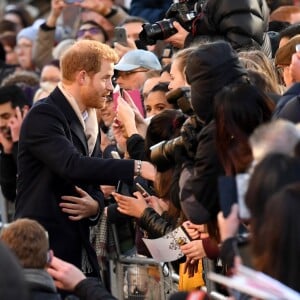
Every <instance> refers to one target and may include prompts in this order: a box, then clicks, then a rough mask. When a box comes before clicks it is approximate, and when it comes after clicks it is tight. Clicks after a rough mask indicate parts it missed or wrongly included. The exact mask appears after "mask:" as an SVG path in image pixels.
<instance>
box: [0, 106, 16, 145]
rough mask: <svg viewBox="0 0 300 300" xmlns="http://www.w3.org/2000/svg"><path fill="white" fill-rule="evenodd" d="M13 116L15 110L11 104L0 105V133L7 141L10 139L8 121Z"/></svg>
mask: <svg viewBox="0 0 300 300" xmlns="http://www.w3.org/2000/svg"><path fill="white" fill-rule="evenodd" d="M15 114H16V112H15V108H13V107H12V104H11V102H6V103H3V104H0V131H1V133H3V134H4V136H5V137H6V138H7V139H10V138H11V136H10V130H9V127H8V121H9V119H10V118H11V117H13V116H15Z"/></svg>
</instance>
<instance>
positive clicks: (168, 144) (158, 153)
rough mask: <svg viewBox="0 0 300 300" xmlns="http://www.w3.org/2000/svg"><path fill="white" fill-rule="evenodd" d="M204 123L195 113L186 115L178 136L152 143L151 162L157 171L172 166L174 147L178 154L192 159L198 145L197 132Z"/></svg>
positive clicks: (174, 162) (174, 158) (173, 162)
mask: <svg viewBox="0 0 300 300" xmlns="http://www.w3.org/2000/svg"><path fill="white" fill-rule="evenodd" d="M203 126H204V124H203V123H202V122H201V121H200V120H199V119H198V117H197V116H196V115H192V116H190V117H188V118H187V119H186V120H185V122H184V123H183V125H182V127H181V134H180V136H178V137H176V138H174V139H172V140H169V141H162V142H160V143H158V144H155V145H153V146H152V147H151V148H150V150H151V154H150V158H151V162H152V163H153V164H155V165H156V166H157V170H158V171H159V172H164V171H166V170H168V169H170V168H171V167H173V166H174V165H175V164H176V163H178V161H176V149H178V150H179V153H178V154H179V155H181V154H182V157H180V160H182V159H183V156H185V157H188V158H189V159H193V158H194V156H195V153H196V150H197V145H198V138H197V137H198V133H199V132H200V131H201V130H202V128H203Z"/></svg>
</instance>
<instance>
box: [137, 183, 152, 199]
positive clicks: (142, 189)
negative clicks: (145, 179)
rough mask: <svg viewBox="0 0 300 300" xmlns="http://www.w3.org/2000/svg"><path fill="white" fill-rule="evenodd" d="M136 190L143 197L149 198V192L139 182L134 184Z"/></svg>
mask: <svg viewBox="0 0 300 300" xmlns="http://www.w3.org/2000/svg"><path fill="white" fill-rule="evenodd" d="M135 186H136V189H137V190H138V191H139V192H140V193H141V194H142V195H143V197H150V196H151V192H150V191H149V190H147V188H146V187H144V186H142V185H141V184H140V183H139V182H137V183H136V184H135Z"/></svg>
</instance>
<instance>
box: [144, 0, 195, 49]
mask: <svg viewBox="0 0 300 300" xmlns="http://www.w3.org/2000/svg"><path fill="white" fill-rule="evenodd" d="M196 16H197V12H196V10H195V0H194V1H193V0H181V1H179V2H178V3H173V4H172V5H171V6H170V8H169V9H168V11H167V13H166V18H167V19H164V20H161V21H157V22H156V23H154V24H150V23H145V24H143V30H142V31H141V32H140V34H139V38H140V40H141V42H142V43H143V44H145V45H154V44H155V43H156V41H157V40H165V39H167V38H168V37H170V36H172V35H173V34H175V33H176V32H177V30H176V29H175V28H174V25H173V22H174V21H177V22H179V23H180V25H181V26H182V27H183V28H184V29H186V30H187V31H191V29H192V25H193V20H194V19H195V17H196Z"/></svg>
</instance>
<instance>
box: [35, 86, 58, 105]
mask: <svg viewBox="0 0 300 300" xmlns="http://www.w3.org/2000/svg"><path fill="white" fill-rule="evenodd" d="M56 86H57V84H56V83H54V82H50V81H44V82H41V83H40V87H39V89H38V90H37V91H36V92H35V94H34V96H33V100H32V101H33V103H35V102H37V101H38V100H41V99H43V98H44V97H47V96H48V95H50V93H51V92H52V91H53V90H54V89H55V88H56Z"/></svg>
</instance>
